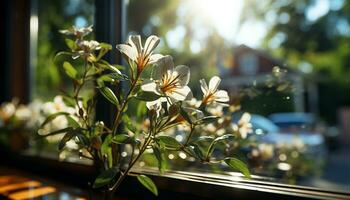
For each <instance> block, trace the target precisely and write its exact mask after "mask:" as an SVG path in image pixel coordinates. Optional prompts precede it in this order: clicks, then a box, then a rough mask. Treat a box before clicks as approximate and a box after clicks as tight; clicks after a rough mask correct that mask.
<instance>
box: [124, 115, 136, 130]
mask: <svg viewBox="0 0 350 200" xmlns="http://www.w3.org/2000/svg"><path fill="white" fill-rule="evenodd" d="M122 120H123V122H124V125H125V127H126V128H127V129H129V130H130V131H131V132H133V133H135V132H136V126H135V122H133V121H131V119H130V118H129V116H128V115H123V117H122Z"/></svg>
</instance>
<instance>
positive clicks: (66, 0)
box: [33, 0, 94, 100]
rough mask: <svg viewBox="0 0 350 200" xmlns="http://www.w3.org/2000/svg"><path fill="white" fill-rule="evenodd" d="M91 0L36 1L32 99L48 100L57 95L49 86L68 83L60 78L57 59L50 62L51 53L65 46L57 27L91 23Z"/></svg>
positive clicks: (59, 63)
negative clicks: (37, 25) (35, 42)
mask: <svg viewBox="0 0 350 200" xmlns="http://www.w3.org/2000/svg"><path fill="white" fill-rule="evenodd" d="M93 6H94V1H93V0H87V1H83V0H77V1H76V0H60V1H44V0H38V19H39V29H38V49H37V55H38V57H37V65H36V68H35V72H34V76H35V87H34V94H33V97H34V98H39V99H42V100H49V99H52V97H53V96H55V95H57V90H56V89H54V90H53V88H65V87H67V85H68V84H64V83H65V82H66V81H64V80H61V79H62V77H65V76H60V71H59V68H58V67H57V66H56V65H61V62H60V58H58V60H56V61H54V56H55V54H56V53H57V52H58V51H60V50H62V49H65V48H66V47H65V43H64V40H63V37H62V34H60V33H59V30H61V29H66V28H69V27H71V26H72V25H76V26H87V25H89V24H92V22H93V17H94V15H93V13H94V7H93Z"/></svg>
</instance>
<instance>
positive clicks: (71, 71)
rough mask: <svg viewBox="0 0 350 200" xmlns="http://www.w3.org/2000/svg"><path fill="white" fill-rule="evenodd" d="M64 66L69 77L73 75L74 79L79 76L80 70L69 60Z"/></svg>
mask: <svg viewBox="0 0 350 200" xmlns="http://www.w3.org/2000/svg"><path fill="white" fill-rule="evenodd" d="M63 68H64V71H65V72H66V74H67V75H68V76H69V77H71V78H72V79H76V78H77V75H78V72H77V70H76V69H75V68H74V67H73V66H72V65H71V64H70V63H69V62H67V61H65V62H64V63H63Z"/></svg>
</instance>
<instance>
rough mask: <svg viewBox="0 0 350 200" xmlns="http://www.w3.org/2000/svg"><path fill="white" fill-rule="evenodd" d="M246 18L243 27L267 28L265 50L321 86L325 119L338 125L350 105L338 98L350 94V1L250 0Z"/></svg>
mask: <svg viewBox="0 0 350 200" xmlns="http://www.w3.org/2000/svg"><path fill="white" fill-rule="evenodd" d="M327 5H328V6H327ZM320 7H324V8H326V9H321V8H320ZM242 13H243V15H242V16H241V25H242V24H244V23H245V22H247V21H252V20H253V21H260V22H263V23H265V24H266V26H267V27H268V31H267V34H266V37H265V39H264V42H263V44H262V46H263V47H264V48H267V49H269V50H270V51H271V52H272V53H273V54H274V55H275V56H278V57H280V58H283V59H285V60H286V63H287V64H288V65H289V66H291V67H294V68H297V69H299V70H300V71H302V72H306V76H308V79H309V80H311V81H315V82H318V84H319V89H320V92H319V99H320V103H319V105H320V115H321V117H323V118H324V119H326V120H327V121H328V122H331V123H334V122H335V120H336V112H337V109H338V108H339V107H340V106H344V105H350V96H348V95H347V96H345V95H339V94H345V93H349V91H350V84H349V83H350V60H349V59H348V58H349V56H350V48H349V47H350V46H349V45H350V2H349V1H339V0H328V1H317V0H299V1H292V0H283V1H273V0H268V1H264V2H261V1H257V0H247V1H246V2H245V6H244V9H243V12H242ZM335 91H337V93H334V92H335ZM337 94H338V95H337Z"/></svg>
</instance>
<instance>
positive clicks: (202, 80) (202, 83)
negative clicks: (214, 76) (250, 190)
mask: <svg viewBox="0 0 350 200" xmlns="http://www.w3.org/2000/svg"><path fill="white" fill-rule="evenodd" d="M199 83H200V84H201V90H202V92H203V94H204V95H206V94H207V93H208V91H209V88H208V85H207V83H206V82H205V80H204V79H201V80H199Z"/></svg>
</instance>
